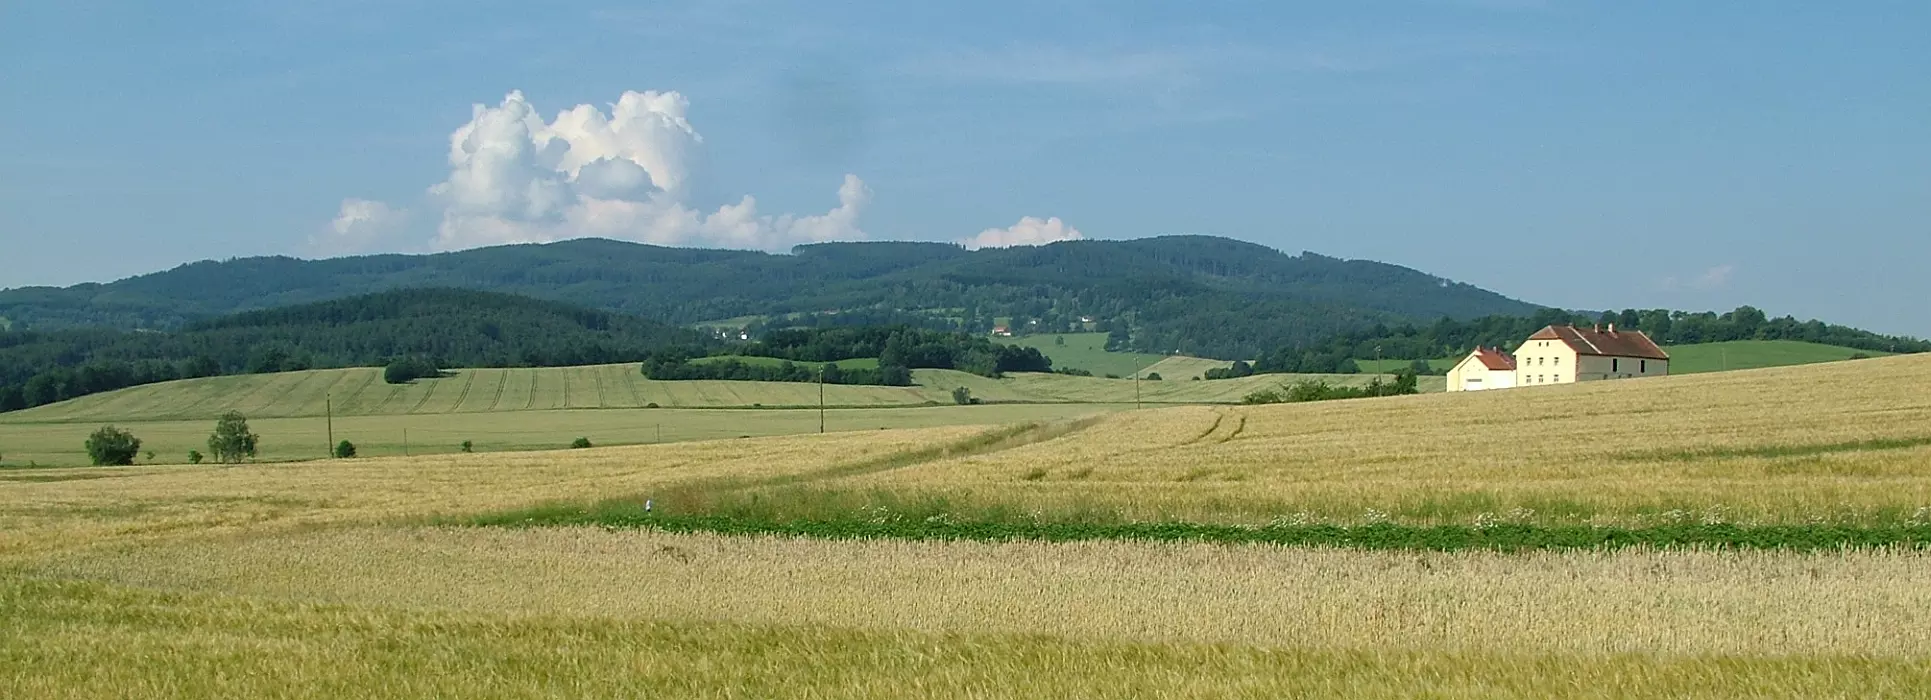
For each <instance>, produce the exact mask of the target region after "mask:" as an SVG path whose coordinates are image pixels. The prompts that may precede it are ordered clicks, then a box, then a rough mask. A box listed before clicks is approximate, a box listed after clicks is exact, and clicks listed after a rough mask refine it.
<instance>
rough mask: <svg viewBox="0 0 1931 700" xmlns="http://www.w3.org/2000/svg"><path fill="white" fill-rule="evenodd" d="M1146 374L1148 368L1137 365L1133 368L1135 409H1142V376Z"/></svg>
mask: <svg viewBox="0 0 1931 700" xmlns="http://www.w3.org/2000/svg"><path fill="white" fill-rule="evenodd" d="M1145 372H1146V367H1144V366H1139V365H1138V364H1137V363H1136V364H1135V366H1134V368H1133V407H1134V408H1135V409H1138V408H1139V407H1140V375H1141V374H1143V373H1145Z"/></svg>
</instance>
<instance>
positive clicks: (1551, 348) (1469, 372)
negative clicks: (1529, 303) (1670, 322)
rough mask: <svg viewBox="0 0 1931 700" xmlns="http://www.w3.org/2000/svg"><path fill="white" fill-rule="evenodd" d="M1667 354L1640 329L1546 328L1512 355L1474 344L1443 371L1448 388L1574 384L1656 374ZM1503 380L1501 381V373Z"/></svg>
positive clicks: (1665, 370) (1663, 371)
mask: <svg viewBox="0 0 1931 700" xmlns="http://www.w3.org/2000/svg"><path fill="white" fill-rule="evenodd" d="M1669 373H1670V355H1669V353H1667V352H1664V351H1663V348H1661V347H1659V346H1657V345H1656V341H1653V340H1650V338H1649V335H1648V334H1646V333H1644V332H1642V331H1618V330H1616V326H1615V324H1610V325H1609V326H1608V327H1607V328H1606V329H1605V328H1603V327H1601V326H1598V327H1594V328H1577V327H1575V326H1548V327H1545V328H1543V329H1542V330H1539V331H1536V332H1535V334H1534V335H1531V336H1529V339H1528V340H1527V341H1524V342H1523V343H1522V346H1521V347H1518V348H1516V349H1515V353H1514V354H1513V355H1509V354H1505V353H1502V352H1501V351H1500V350H1498V349H1493V348H1478V349H1476V350H1475V352H1473V353H1470V354H1469V356H1468V357H1467V358H1466V359H1463V360H1462V362H1461V363H1460V364H1457V365H1455V369H1453V370H1450V371H1449V373H1448V390H1449V391H1472V390H1476V389H1502V388H1508V387H1517V386H1537V385H1543V384H1573V383H1576V382H1592V381H1600V380H1604V379H1631V378H1635V377H1660V376H1664V375H1667V374H1669ZM1503 374H1507V375H1508V378H1507V379H1503V378H1502V375H1503Z"/></svg>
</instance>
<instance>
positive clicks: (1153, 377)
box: [1147, 372, 1160, 382]
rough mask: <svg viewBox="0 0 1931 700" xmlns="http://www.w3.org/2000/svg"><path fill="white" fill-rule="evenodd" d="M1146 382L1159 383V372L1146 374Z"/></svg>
mask: <svg viewBox="0 0 1931 700" xmlns="http://www.w3.org/2000/svg"><path fill="white" fill-rule="evenodd" d="M1147 381H1149V382H1157V381H1160V373H1159V372H1148V373H1147Z"/></svg>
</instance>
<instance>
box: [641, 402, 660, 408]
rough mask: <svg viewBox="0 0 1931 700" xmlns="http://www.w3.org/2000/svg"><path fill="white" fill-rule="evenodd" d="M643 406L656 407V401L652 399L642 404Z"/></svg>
mask: <svg viewBox="0 0 1931 700" xmlns="http://www.w3.org/2000/svg"><path fill="white" fill-rule="evenodd" d="M644 408H657V402H656V401H652V402H650V403H647V404H644Z"/></svg>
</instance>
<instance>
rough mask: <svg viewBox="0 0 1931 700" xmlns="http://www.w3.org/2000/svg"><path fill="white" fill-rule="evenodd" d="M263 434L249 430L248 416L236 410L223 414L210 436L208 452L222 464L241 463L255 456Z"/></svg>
mask: <svg viewBox="0 0 1931 700" xmlns="http://www.w3.org/2000/svg"><path fill="white" fill-rule="evenodd" d="M260 441H261V436H260V435H256V434H254V433H251V432H248V417H247V416H243V415H241V414H240V413H239V412H236V411H229V412H227V413H224V414H222V415H221V420H219V421H217V422H216V423H215V432H214V434H213V435H209V436H208V452H210V453H212V454H213V455H214V458H215V461H216V462H220V463H222V464H239V463H240V462H241V461H242V460H243V459H249V458H253V457H254V456H255V448H256V447H257V446H258V445H259V443H260Z"/></svg>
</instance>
